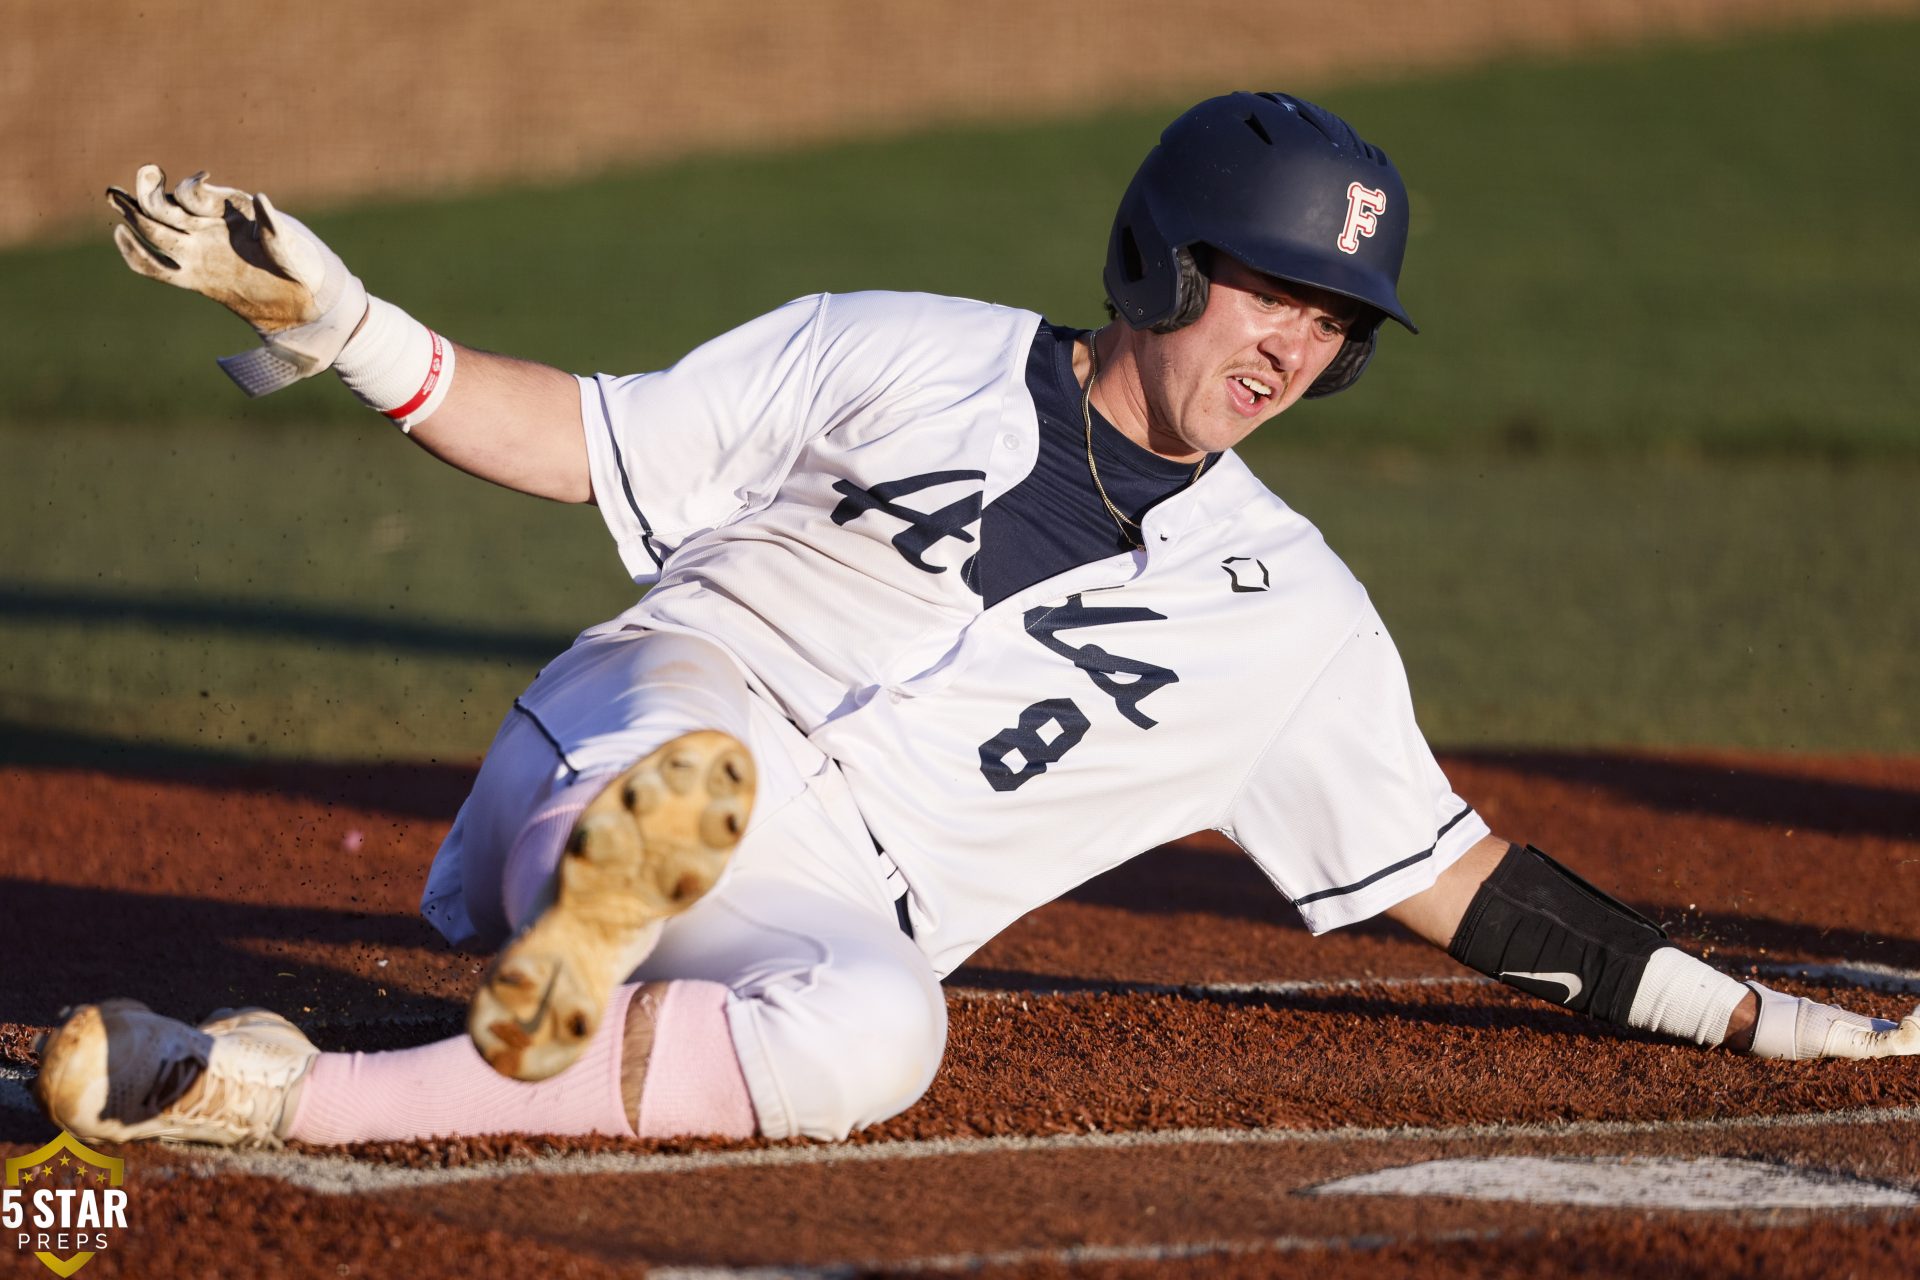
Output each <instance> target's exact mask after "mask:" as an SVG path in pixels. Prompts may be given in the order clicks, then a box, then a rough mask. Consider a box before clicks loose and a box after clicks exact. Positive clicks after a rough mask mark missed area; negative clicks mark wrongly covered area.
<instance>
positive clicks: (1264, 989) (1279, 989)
mask: <svg viewBox="0 0 1920 1280" xmlns="http://www.w3.org/2000/svg"><path fill="white" fill-rule="evenodd" d="M1492 985H1494V981H1493V979H1492V978H1483V977H1481V976H1480V975H1479V974H1475V973H1458V974H1444V975H1438V976H1433V977H1421V978H1294V979H1276V980H1274V981H1271V982H1125V981H1120V980H1117V979H1116V980H1100V979H1094V980H1090V981H1086V982H1075V981H1071V980H1067V979H1062V980H1061V981H1059V982H1055V983H1049V984H1047V985H1046V986H1033V987H1019V988H1001V987H948V988H947V994H948V995H950V996H952V997H954V998H955V999H956V1000H1025V999H1029V998H1030V997H1033V996H1076V995H1151V996H1187V995H1197V996H1296V995H1313V994H1315V993H1317V992H1322V991H1355V990H1361V989H1365V988H1369V987H1386V988H1389V989H1393V988H1399V987H1456V986H1458V987H1469V986H1482V987H1484V986H1492Z"/></svg>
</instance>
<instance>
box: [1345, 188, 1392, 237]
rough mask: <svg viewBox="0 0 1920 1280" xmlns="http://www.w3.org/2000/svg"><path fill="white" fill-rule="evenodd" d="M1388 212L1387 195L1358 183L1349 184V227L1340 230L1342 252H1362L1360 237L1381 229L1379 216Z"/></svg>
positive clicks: (1370, 234)
mask: <svg viewBox="0 0 1920 1280" xmlns="http://www.w3.org/2000/svg"><path fill="white" fill-rule="evenodd" d="M1386 211H1387V193H1386V192H1384V191H1381V190H1378V189H1376V188H1374V187H1366V186H1362V185H1361V184H1359V183H1358V182H1349V183H1348V184H1347V225H1346V226H1344V227H1342V228H1341V229H1340V239H1339V242H1338V243H1339V245H1340V252H1342V253H1358V252H1360V237H1361V236H1372V235H1373V233H1374V232H1375V231H1378V230H1379V229H1380V223H1379V216H1380V215H1381V214H1383V213H1385V212H1386Z"/></svg>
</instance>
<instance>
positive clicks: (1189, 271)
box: [1153, 248, 1208, 333]
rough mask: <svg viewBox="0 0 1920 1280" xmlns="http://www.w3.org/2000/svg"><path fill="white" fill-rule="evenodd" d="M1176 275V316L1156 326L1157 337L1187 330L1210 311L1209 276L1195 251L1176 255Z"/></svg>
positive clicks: (1174, 261)
mask: <svg viewBox="0 0 1920 1280" xmlns="http://www.w3.org/2000/svg"><path fill="white" fill-rule="evenodd" d="M1173 271H1174V284H1173V314H1172V315H1170V316H1168V317H1167V318H1166V319H1165V320H1162V321H1161V322H1160V323H1159V324H1156V325H1154V326H1153V331H1154V332H1155V333H1172V332H1173V331H1174V330H1175V329H1184V328H1186V327H1187V326H1188V325H1190V324H1192V323H1193V322H1194V321H1195V320H1198V319H1199V318H1200V317H1201V315H1202V314H1203V313H1204V312H1205V311H1206V309H1207V283H1208V281H1207V273H1206V271H1205V270H1204V269H1203V268H1202V267H1201V265H1200V262H1199V260H1198V259H1197V258H1196V257H1195V255H1194V252H1193V250H1192V249H1191V248H1179V249H1175V250H1174V251H1173Z"/></svg>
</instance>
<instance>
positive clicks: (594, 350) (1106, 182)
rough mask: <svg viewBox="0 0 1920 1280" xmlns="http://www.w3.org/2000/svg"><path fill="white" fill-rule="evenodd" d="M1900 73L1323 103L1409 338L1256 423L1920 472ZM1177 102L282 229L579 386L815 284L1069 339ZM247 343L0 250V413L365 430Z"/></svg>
mask: <svg viewBox="0 0 1920 1280" xmlns="http://www.w3.org/2000/svg"><path fill="white" fill-rule="evenodd" d="M1916 64H1920V22H1914V21H1882V22H1872V23H1862V24H1852V25H1847V26H1842V27H1837V28H1834V29H1832V30H1828V31H1824V32H1794V33H1791V34H1788V35H1778V36H1768V37H1761V38H1750V39H1746V40H1743V41H1741V42H1739V43H1736V44H1727V45H1723V46H1711V47H1686V48H1674V49H1668V50H1665V51H1654V52H1635V53H1616V54H1609V55H1604V56H1592V57H1587V58H1584V59H1580V60H1570V61H1564V62H1553V63H1547V64H1540V63H1533V64H1525V65H1512V66H1506V67H1501V68H1496V69H1493V70H1489V71H1479V72H1473V73H1465V74H1452V75H1447V76H1442V77H1431V78H1427V79H1422V80H1417V81H1413V82H1408V83H1403V84H1396V85H1379V86H1355V87H1352V88H1348V89H1343V90H1340V91H1336V92H1329V93H1326V94H1325V95H1323V96H1324V97H1325V99H1326V101H1328V103H1329V104H1330V105H1332V106H1334V107H1335V108H1337V109H1339V110H1341V111H1343V112H1344V113H1346V114H1347V115H1348V116H1349V117H1350V118H1352V119H1353V120H1355V121H1357V122H1358V123H1359V125H1360V126H1361V128H1362V129H1363V131H1364V132H1365V133H1366V134H1367V135H1368V136H1369V137H1371V138H1373V139H1375V140H1376V141H1379V142H1381V143H1382V144H1383V145H1385V146H1387V148H1388V149H1389V150H1390V151H1391V152H1392V153H1393V154H1394V155H1395V157H1396V159H1397V160H1398V161H1399V163H1400V165H1401V168H1402V170H1403V172H1404V173H1405V174H1406V176H1407V180H1408V184H1409V186H1410V188H1411V191H1412V197H1413V200H1414V203H1415V219H1416V223H1415V236H1414V241H1413V244H1412V248H1411V251H1410V254H1409V265H1408V270H1407V274H1406V279H1405V282H1404V290H1403V292H1404V295H1405V297H1406V300H1407V302H1408V305H1409V306H1410V308H1411V309H1412V311H1413V313H1414V315H1415V316H1416V317H1417V318H1418V319H1419V320H1420V321H1421V323H1422V325H1423V328H1424V332H1423V334H1422V336H1420V337H1419V338H1418V339H1412V338H1409V337H1407V335H1405V334H1402V333H1398V332H1395V333H1391V334H1389V335H1388V337H1387V339H1386V341H1385V344H1384V349H1383V353H1382V356H1381V358H1380V359H1379V360H1378V361H1377V362H1376V365H1375V368H1374V370H1373V371H1371V372H1370V373H1369V374H1368V377H1367V382H1366V383H1365V384H1364V386H1363V389H1362V390H1361V391H1360V392H1358V393H1356V394H1355V395H1352V396H1347V397H1342V398H1340V399H1338V400H1334V401H1330V402H1328V403H1327V404H1326V405H1324V406H1315V407H1313V408H1311V409H1310V410H1307V411H1303V412H1301V413H1298V414H1296V415H1294V416H1292V417H1290V418H1289V419H1288V421H1287V422H1286V423H1285V425H1284V428H1283V429H1284V430H1285V431H1286V432H1287V433H1289V435H1290V436H1292V437H1293V438H1295V439H1296V440H1298V441H1299V442H1301V443H1303V444H1310V445H1312V446H1314V447H1316V448H1322V449H1333V450H1345V451H1347V452H1353V451H1355V450H1356V449H1364V448H1373V447H1377V446H1380V445H1383V444H1391V445H1394V446H1400V447H1411V448H1417V449H1423V450H1431V451H1441V452H1452V453H1475V452H1481V453H1484V452H1489V451H1498V450H1533V449H1539V450H1546V451H1549V452H1563V451H1574V452H1580V453H1589V454H1593V453H1617V454H1632V455H1646V454H1649V453H1655V454H1673V453H1683V454H1684V453H1700V452H1709V453H1746V452H1753V451H1769V452H1787V453H1794V454H1800V455H1806V454H1815V455H1822V456H1851V455H1857V454H1879V455H1905V456H1909V457H1911V456H1915V455H1920V443H1917V442H1920V433H1916V432H1915V431H1914V430H1913V429H1912V426H1913V409H1912V406H1913V405H1914V404H1915V403H1916V402H1920V362H1916V361H1914V360H1912V359H1911V358H1910V355H1909V352H1908V349H1907V348H1908V346H1909V345H1910V342H1909V334H1910V331H1911V322H1910V315H1911V312H1912V310H1913V307H1914V305H1915V302H1916V299H1920V255H1917V254H1915V252H1914V251H1913V236H1914V234H1915V232H1916V231H1917V230H1920V166H1915V165H1913V164H1911V163H1909V162H1908V159H1909V152H1910V150H1911V146H1910V140H1911V138H1912V137H1913V136H1914V133H1915V130H1916V128H1920V93H1916V92H1915V90H1914V89H1913V88H1912V87H1911V85H1912V75H1911V69H1912V67H1913V66H1914V65H1916ZM1181 105H1183V104H1179V103H1163V104H1157V105H1153V106H1151V107H1143V108H1141V109H1140V110H1138V111H1135V112H1130V113H1127V114H1124V115H1117V116H1106V117H1102V118H1098V119H1092V120H1083V121H1076V122H1068V123H1049V124H1040V125H1027V126H1022V127H1018V128H1013V127H1007V128H998V129H989V128H972V129H964V130H948V131H940V132H933V133H928V134H924V135H917V136H914V137H910V138H903V139H897V140H892V141H884V142H870V143H862V144H858V145H844V146H836V147H829V148H823V149H816V150H811V151H805V152H799V153H789V154H782V155H762V156H729V157H714V158H706V159H701V160H696V161H689V162H686V163H681V164H675V165H671V166H667V167H662V168H656V169H652V170H648V171H644V172H637V173H624V174H617V175H611V176H607V177H604V178H601V179H598V180H595V181H590V182H583V183H578V184H573V185H566V186H555V187H551V188H546V189H539V190H516V191H504V192H498V193H493V194H483V195H475V196H471V197H466V198H461V199H447V200H439V201H431V202H423V203H417V204H410V205H395V206H389V207H384V208H378V209H366V208H363V209H349V210H337V211H332V212H323V213H321V214H319V215H317V216H314V217H312V218H311V219H310V220H311V221H313V222H314V223H315V224H316V225H317V226H318V227H319V229H320V230H322V231H323V232H324V233H325V234H326V235H327V237H328V238H329V239H330V240H331V241H332V242H333V243H334V244H335V245H336V246H337V247H338V248H339V249H340V250H341V251H342V253H343V254H344V256H345V257H346V258H347V260H348V261H349V262H350V263H352V264H353V265H354V266H355V268H356V269H357V270H358V271H359V272H360V273H361V274H362V275H363V276H364V278H365V279H366V280H367V281H368V282H369V284H370V286H371V287H372V288H373V289H374V290H375V291H376V292H379V293H381V294H383V295H385V296H388V297H391V298H393V299H395V300H397V301H399V302H401V303H402V304H403V305H406V306H407V307H409V308H410V309H411V310H413V311H414V312H415V313H416V314H418V315H420V316H422V317H423V318H426V319H428V320H429V321H430V322H432V323H434V324H435V325H436V326H437V327H440V328H442V329H444V330H446V331H447V332H449V333H451V334H453V335H454V336H455V337H457V338H460V339H461V340H464V341H467V342H469V343H472V344H474V345H478V346H483V347H488V348H491V349H497V350H508V351H512V352H514V353H516V354H521V355H527V356H530V357H534V358H540V359H546V360H549V361H552V362H555V363H558V364H560V365H562V366H564V367H567V368H571V369H575V370H580V371H589V370H593V369H606V370H614V371H627V370H631V369H635V368H642V367H651V366H655V365H658V364H661V363H664V362H667V361H670V360H671V359H673V358H674V357H675V356H676V355H678V354H679V353H680V352H682V351H684V350H685V349H686V348H687V347H689V346H691V345H692V344H694V343H696V342H697V341H699V340H700V339H701V338H703V337H705V336H708V335H710V334H712V333H714V332H716V331H718V330H719V329H721V328H723V327H725V326H727V325H729V324H731V323H734V322H737V321H739V320H742V319H745V318H747V317H749V316H751V315H754V314H757V313H758V312H760V311H762V310H764V309H766V308H767V307H769V306H771V305H773V304H775V303H777V302H780V301H782V300H784V299H786V298H788V297H791V296H794V295H796V294H799V293H803V292H808V291H812V290H816V289H835V290H849V289H857V288H870V287H884V288H901V289H931V290H938V291H944V292H954V293H962V294H967V295H972V296H984V297H991V298H994V299H996V300H1001V301H1007V302H1013V303H1019V304H1022V305H1027V306H1032V307H1035V308H1038V309H1042V310H1044V311H1046V312H1048V313H1049V314H1050V315H1052V316H1054V317H1055V318H1056V319H1060V320H1065V321H1070V322H1081V323H1091V322H1094V321H1096V320H1097V318H1098V316H1099V305H1098V304H1099V292H1098V284H1097V280H1098V272H1099V268H1100V263H1101V259H1102V256H1103V253H1104V246H1105V236H1106V228H1107V222H1108V219H1109V217H1110V216H1111V210H1112V207H1113V205H1114V203H1115V201H1116V199H1117V198H1118V195H1119V192H1120V190H1121V188H1122V186H1123V185H1124V183H1125V181H1126V178H1127V176H1128V174H1129V173H1130V172H1131V170H1132V168H1133V166H1134V164H1135V163H1137V161H1138V159H1139V157H1140V155H1141V154H1143V153H1144V151H1145V149H1146V147H1147V146H1148V145H1149V144H1150V143H1151V141H1152V139H1153V137H1154V135H1155V133H1156V132H1157V130H1158V128H1159V126H1160V125H1161V124H1163V123H1164V122H1165V120H1166V119H1168V118H1169V117H1170V116H1171V115H1172V114H1173V113H1174V112H1175V111H1177V110H1178V109H1179V107H1180V106H1181ZM205 162H206V163H207V164H209V165H210V166H213V167H214V168H215V170H216V173H215V177H216V178H218V179H227V180H232V181H245V178H246V175H244V174H229V173H222V172H219V163H220V159H219V157H217V156H209V157H206V158H205ZM126 176H130V175H110V174H103V175H102V182H103V184H104V183H105V182H106V181H107V180H110V179H115V178H124V177H126ZM176 176H178V175H176ZM302 212H311V211H302ZM106 220H107V215H106V212H105V210H104V207H103V210H102V224H103V225H104V223H105V222H106ZM250 342H251V336H250V335H249V334H247V333H246V331H245V330H244V329H243V328H242V327H241V326H240V325H239V324H238V323H237V322H236V321H234V320H232V319H231V318H230V317H228V316H227V315H226V314H225V313H224V312H221V311H220V310H219V309H218V308H216V307H213V306H211V305H210V304H207V303H204V302H200V301H198V300H195V299H189V298H185V297H181V296H175V295H174V294H172V293H171V291H169V290H166V289H164V288H162V287H161V286H158V285H154V284H151V283H149V282H147V281H143V280H137V279H134V278H132V277H131V276H129V275H128V274H127V273H126V272H125V271H124V269H123V268H122V267H121V266H120V264H119V262H118V259H117V256H116V255H115V254H114V253H113V252H112V250H111V248H110V246H109V245H108V244H107V241H106V237H105V235H104V233H100V234H98V235H95V236H93V237H90V238H89V240H88V241H87V242H86V243H84V244H78V245H69V246H66V247H60V248H52V249H39V250H29V251H16V252H12V253H8V254H4V255H0V347H4V349H5V350H6V352H7V356H6V358H5V360H4V361H0V420H4V421H7V422H12V423H15V424H24V425H27V426H30V427H34V426H39V425H40V424H45V423H48V422H53V421H70V420H75V419H81V420H92V421H100V422H109V423H116V424H120V425H123V426H124V427H126V428H127V429H128V430H129V431H140V432H145V431H148V430H151V429H152V428H153V427H154V425H155V424H158V423H162V422H181V423H184V422H201V421H205V420H206V419H207V418H208V417H209V416H213V417H215V418H216V419H218V420H221V421H229V422H239V421H247V422H270V423H277V424H282V425H291V424H296V423H298V424H302V425H307V424H312V423H318V422H328V423H340V422H346V421H349V420H351V419H352V418H353V416H354V415H355V414H356V413H357V410H356V409H355V408H354V407H353V406H352V405H351V404H350V403H349V402H348V400H347V399H346V397H344V396H342V395H340V394H339V392H338V389H337V388H335V387H333V386H331V385H329V384H328V383H327V381H326V380H324V379H323V380H317V381H316V383H314V384H309V385H305V386H302V387H298V388H295V389H293V390H290V391H288V392H285V393H282V394H280V395H277V396H274V397H272V398H270V399H268V400H264V401H261V402H258V403H254V404H248V403H247V402H245V401H243V400H242V399H241V398H240V397H239V395H238V393H237V392H235V391H234V390H233V389H232V388H230V387H229V386H227V385H226V383H225V380H224V379H223V378H222V377H221V375H220V374H219V373H218V372H217V371H216V370H215V369H214V368H213V367H212V365H211V358H212V357H213V356H214V355H216V354H220V353H223V352H226V351H231V350H237V349H240V348H243V347H245V346H247V345H249V344H250Z"/></svg>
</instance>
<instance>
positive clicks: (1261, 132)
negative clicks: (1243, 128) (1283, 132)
mask: <svg viewBox="0 0 1920 1280" xmlns="http://www.w3.org/2000/svg"><path fill="white" fill-rule="evenodd" d="M1247 128H1249V129H1251V130H1253V131H1254V133H1255V134H1257V135H1258V136H1259V138H1260V141H1262V142H1264V143H1266V144H1267V145H1268V146H1272V145H1273V135H1272V134H1270V133H1268V132H1267V126H1265V125H1263V124H1261V123H1260V117H1259V116H1256V115H1254V114H1252V113H1251V112H1249V113H1248V114H1247Z"/></svg>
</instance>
